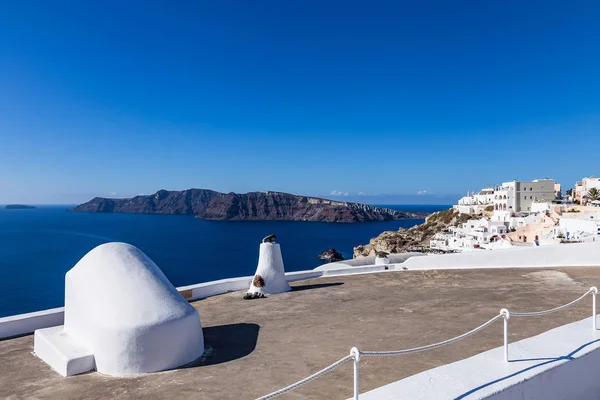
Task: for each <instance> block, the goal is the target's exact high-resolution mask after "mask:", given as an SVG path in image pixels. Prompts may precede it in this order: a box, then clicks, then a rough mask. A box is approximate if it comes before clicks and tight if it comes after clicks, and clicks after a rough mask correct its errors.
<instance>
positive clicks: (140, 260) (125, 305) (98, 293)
mask: <svg viewBox="0 0 600 400" xmlns="http://www.w3.org/2000/svg"><path fill="white" fill-rule="evenodd" d="M66 281H67V287H68V288H69V289H70V290H68V291H67V293H66V295H67V297H69V296H76V297H77V298H71V299H68V298H67V299H65V303H66V304H67V303H71V304H72V303H73V302H79V303H81V302H83V303H86V308H87V310H88V312H89V313H91V315H94V320H95V321H98V322H101V323H103V324H106V325H113V326H115V327H118V328H120V327H123V326H132V325H135V326H140V325H154V324H156V323H161V322H164V321H168V320H172V319H177V318H181V317H182V316H184V315H186V314H188V313H190V312H192V311H193V312H195V310H194V308H193V307H192V306H191V305H190V304H189V303H188V302H187V301H186V300H185V299H184V298H183V296H181V294H179V292H177V289H175V287H173V285H172V284H171V282H169V280H168V279H167V277H166V276H165V275H164V274H163V273H162V271H161V270H160V268H158V266H157V265H156V264H155V263H154V262H153V261H152V260H151V259H150V258H148V256H146V254H144V253H143V252H142V251H141V250H140V249H138V248H137V247H135V246H132V245H129V244H127V243H116V242H115V243H105V244H102V245H100V246H98V247H96V248H94V249H93V250H91V251H90V252H89V253H87V254H86V255H85V256H84V257H83V258H82V259H81V260H80V261H79V262H78V263H77V264H76V265H75V266H74V267H73V268H72V269H71V270H70V271H69V272H67V275H66ZM67 313H68V310H67Z"/></svg>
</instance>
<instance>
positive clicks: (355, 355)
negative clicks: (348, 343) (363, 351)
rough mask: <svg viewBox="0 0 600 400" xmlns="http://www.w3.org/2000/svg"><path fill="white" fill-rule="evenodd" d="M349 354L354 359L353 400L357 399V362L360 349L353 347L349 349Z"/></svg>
mask: <svg viewBox="0 0 600 400" xmlns="http://www.w3.org/2000/svg"><path fill="white" fill-rule="evenodd" d="M350 355H351V356H352V358H353V361H354V397H353V399H354V400H358V362H359V361H360V351H359V350H358V349H357V348H356V347H353V348H351V349H350Z"/></svg>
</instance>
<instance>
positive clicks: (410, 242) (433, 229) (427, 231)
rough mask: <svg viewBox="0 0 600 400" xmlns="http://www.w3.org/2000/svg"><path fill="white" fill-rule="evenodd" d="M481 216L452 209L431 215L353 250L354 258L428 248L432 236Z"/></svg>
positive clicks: (381, 235)
mask: <svg viewBox="0 0 600 400" xmlns="http://www.w3.org/2000/svg"><path fill="white" fill-rule="evenodd" d="M480 217H481V215H479V216H477V215H471V214H459V213H458V211H454V210H453V209H452V208H450V209H448V210H445V211H440V212H436V213H433V214H431V215H430V216H429V217H427V219H426V220H425V222H424V223H423V224H421V225H415V226H413V227H412V228H410V229H403V228H400V230H398V231H385V232H383V233H382V234H380V235H379V236H377V237H375V238H373V239H371V240H370V241H369V244H366V245H360V246H357V247H355V248H354V258H357V257H362V256H374V255H375V254H376V253H377V252H380V251H384V252H386V253H390V254H391V253H402V252H405V251H408V250H409V248H410V247H411V246H414V247H421V246H422V247H429V241H430V240H431V238H433V236H434V235H435V234H436V233H438V232H441V231H442V230H444V229H447V228H449V227H451V226H458V225H459V224H461V223H463V222H466V221H467V220H469V219H474V218H480Z"/></svg>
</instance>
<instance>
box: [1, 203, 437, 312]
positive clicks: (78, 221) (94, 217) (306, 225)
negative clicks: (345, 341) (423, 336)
mask: <svg viewBox="0 0 600 400" xmlns="http://www.w3.org/2000/svg"><path fill="white" fill-rule="evenodd" d="M70 207H72V206H66V205H65V206H40V207H39V208H37V209H32V210H6V209H4V208H1V209H0V317H3V316H7V315H13V314H20V313H25V312H31V311H38V310H42V309H47V308H52V307H60V306H62V305H63V296H64V276H65V273H66V272H67V271H68V270H69V269H70V268H71V267H73V266H74V265H75V264H76V263H77V261H79V259H80V258H81V257H83V256H84V255H85V254H86V253H87V252H88V251H90V250H91V249H93V248H94V247H96V246H98V245H99V244H102V243H106V242H110V241H120V242H127V243H130V244H133V245H135V246H137V247H139V248H140V249H142V251H144V252H145V253H146V254H147V255H148V256H149V257H150V258H151V259H152V260H154V262H156V264H157V265H158V266H159V267H160V268H161V269H162V270H163V272H164V273H165V275H166V276H167V277H168V278H169V279H170V280H171V282H172V283H173V284H174V285H175V286H182V285H189V284H193V283H199V282H205V281H211V280H215V279H222V278H228V277H235V276H244V275H252V274H253V273H254V271H255V268H256V262H257V260H258V245H259V243H260V241H261V239H262V238H263V237H264V236H266V235H268V234H271V233H275V234H276V235H277V241H278V242H279V243H280V244H281V247H282V252H283V259H284V262H285V268H286V271H298V270H304V269H312V268H315V267H317V266H319V265H320V264H321V261H320V260H317V259H316V258H315V257H316V255H317V254H319V253H320V252H321V251H323V250H325V249H327V248H330V247H335V248H336V249H337V250H338V251H339V252H341V253H342V254H343V255H344V257H345V258H351V257H352V248H353V247H354V246H357V245H359V244H365V243H368V242H369V239H370V238H372V237H374V236H377V235H378V234H380V233H381V232H383V231H384V230H397V229H398V228H399V227H405V228H407V227H410V226H413V225H415V224H418V223H421V222H423V221H422V220H406V221H391V222H378V223H364V224H326V223H316V222H213V221H201V220H198V219H195V218H193V217H189V216H176V215H140V214H100V213H98V214H96V213H71V212H67V211H66V209H67V208H70ZM448 207H449V206H423V205H417V206H391V208H398V209H403V210H408V211H426V212H433V211H437V210H442V209H446V208H448ZM224 260H229V261H227V262H224Z"/></svg>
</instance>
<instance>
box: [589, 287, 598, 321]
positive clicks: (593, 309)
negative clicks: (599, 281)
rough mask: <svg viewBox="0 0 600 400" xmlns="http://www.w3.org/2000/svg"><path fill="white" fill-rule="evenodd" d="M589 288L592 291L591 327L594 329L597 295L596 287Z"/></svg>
mask: <svg viewBox="0 0 600 400" xmlns="http://www.w3.org/2000/svg"><path fill="white" fill-rule="evenodd" d="M590 290H591V291H592V328H593V329H594V330H596V329H597V327H596V324H597V323H596V296H597V295H598V288H597V287H596V286H592V287H591V288H590Z"/></svg>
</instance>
